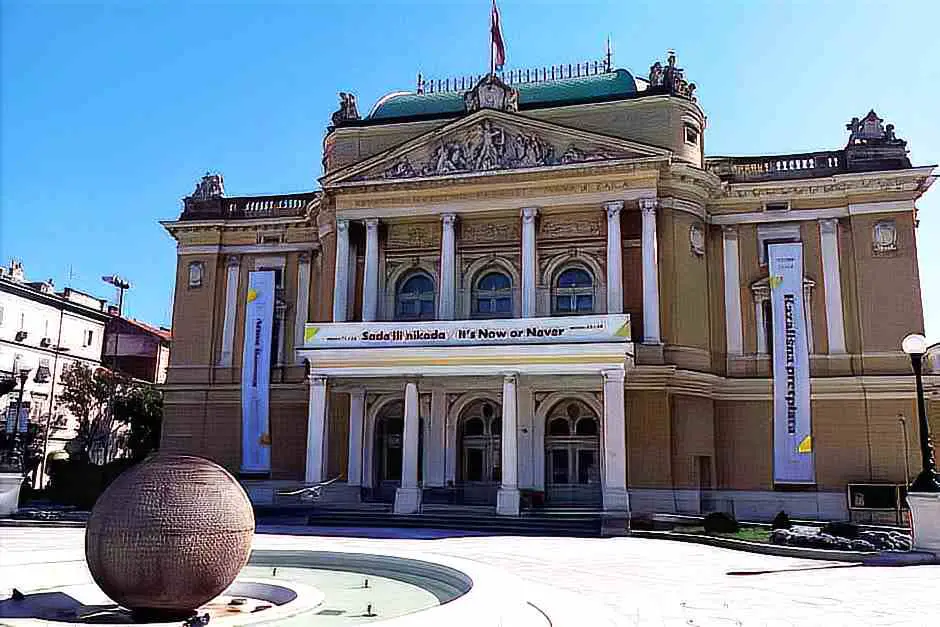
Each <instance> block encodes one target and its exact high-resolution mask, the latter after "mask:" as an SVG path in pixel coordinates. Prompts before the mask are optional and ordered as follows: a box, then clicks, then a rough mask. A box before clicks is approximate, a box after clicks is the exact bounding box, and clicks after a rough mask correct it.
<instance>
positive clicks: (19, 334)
mask: <svg viewBox="0 0 940 627" xmlns="http://www.w3.org/2000/svg"><path fill="white" fill-rule="evenodd" d="M27 335H29V333H27V332H26V331H25V330H23V329H20V330H19V331H17V332H16V336H15V337H14V338H13V339H14V340H16V341H17V342H22V341H23V340H25V339H26V336H27Z"/></svg>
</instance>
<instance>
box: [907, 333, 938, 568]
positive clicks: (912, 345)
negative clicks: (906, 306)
mask: <svg viewBox="0 0 940 627" xmlns="http://www.w3.org/2000/svg"><path fill="white" fill-rule="evenodd" d="M938 348H940V343H938V344H933V345H932V346H928V344H927V338H925V337H924V336H923V335H920V334H918V333H912V334H910V335H908V336H907V337H905V338H904V340H903V341H902V342H901V349H902V350H903V351H904V352H905V353H907V354H908V355H909V356H910V358H911V367H912V368H913V370H914V381H915V385H916V387H917V423H918V431H919V434H920V460H921V470H920V473H918V475H917V477H916V478H915V479H914V481H913V482H912V483H911V485H910V486H909V487H908V494H907V502H908V505H910V508H911V528H912V532H913V536H914V537H913V544H914V548H915V549H923V550H927V551H930V552H933V553H937V554H940V475H938V474H937V463H936V460H935V458H934V452H933V446H932V445H931V443H930V424H929V423H928V422H927V404H926V399H925V398H924V382H923V365H924V357H925V356H926V355H928V354H929V353H930V352H931V351H932V350H935V349H938Z"/></svg>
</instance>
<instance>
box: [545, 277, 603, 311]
mask: <svg viewBox="0 0 940 627" xmlns="http://www.w3.org/2000/svg"><path fill="white" fill-rule="evenodd" d="M554 292H555V293H554V295H553V296H554V297H553V298H552V311H553V312H554V313H556V314H568V315H570V314H582V313H593V312H594V277H592V276H591V273H590V272H588V271H587V270H584V269H583V268H568V269H567V270H565V271H564V272H562V273H561V274H559V275H558V278H557V279H556V280H555V286H554Z"/></svg>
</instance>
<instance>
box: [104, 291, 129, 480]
mask: <svg viewBox="0 0 940 627" xmlns="http://www.w3.org/2000/svg"><path fill="white" fill-rule="evenodd" d="M101 280H102V281H104V282H105V283H107V284H109V285H113V286H114V287H116V288H117V289H118V310H117V317H118V322H117V324H116V325H115V327H116V329H117V330H116V332H115V334H114V357H113V358H112V360H111V364H110V365H111V371H112V372H111V382H112V383H111V398H110V399H108V405H109V408H108V422H107V438H108V439H107V440H106V441H105V452H104V456H105V460H104V461H105V462H106V463H107V461H108V459H107V458H108V454H109V449H110V440H111V425H112V423H113V422H114V395H115V394H116V393H117V381H116V379H115V376H116V375H117V373H118V357H119V354H118V346H119V345H120V342H121V322H120V321H121V319H122V318H123V316H124V291H125V290H129V289H130V288H131V284H130V282H128V281H127V280H125V279H122V278H121V277H119V276H118V275H116V274H112V275H111V276H103V277H101ZM105 351H107V346H106V347H105Z"/></svg>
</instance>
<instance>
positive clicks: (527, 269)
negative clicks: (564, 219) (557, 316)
mask: <svg viewBox="0 0 940 627" xmlns="http://www.w3.org/2000/svg"><path fill="white" fill-rule="evenodd" d="M538 214H539V210H538V208H536V207H526V208H525V209H523V210H522V317H523V318H532V317H534V316H535V274H536V267H535V217H536V216H537V215H538Z"/></svg>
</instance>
